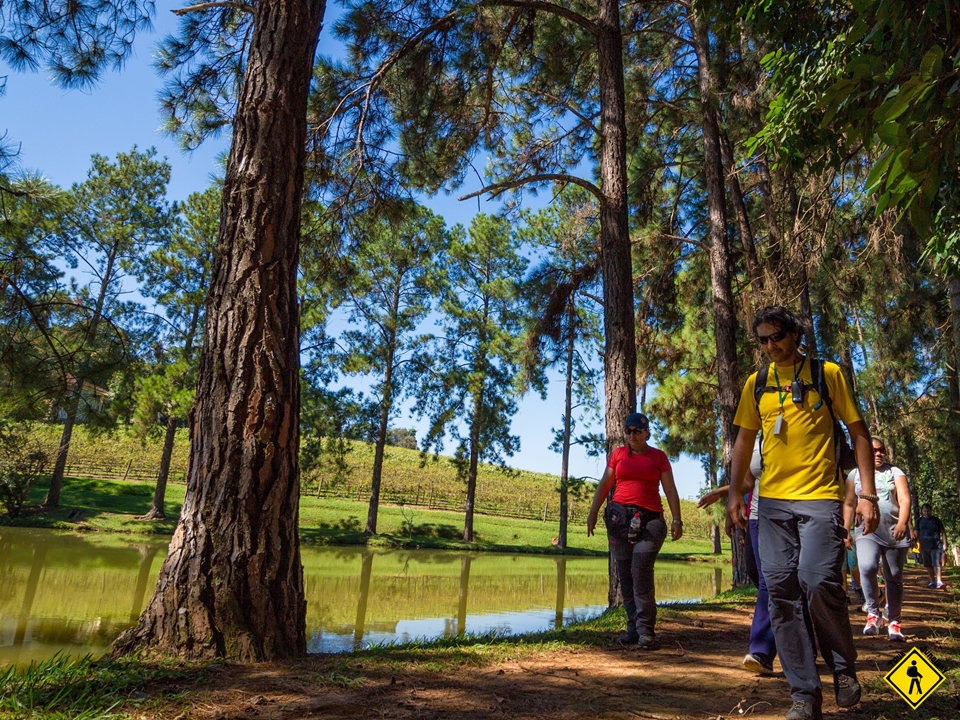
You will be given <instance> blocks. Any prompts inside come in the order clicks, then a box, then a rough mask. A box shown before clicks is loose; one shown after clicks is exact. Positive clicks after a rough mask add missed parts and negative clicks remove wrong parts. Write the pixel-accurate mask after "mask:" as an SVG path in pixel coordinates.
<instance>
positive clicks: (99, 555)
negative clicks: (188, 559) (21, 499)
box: [0, 528, 730, 665]
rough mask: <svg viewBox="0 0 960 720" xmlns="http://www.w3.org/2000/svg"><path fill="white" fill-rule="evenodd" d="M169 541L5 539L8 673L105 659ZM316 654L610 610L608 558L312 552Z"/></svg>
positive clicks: (677, 589)
mask: <svg viewBox="0 0 960 720" xmlns="http://www.w3.org/2000/svg"><path fill="white" fill-rule="evenodd" d="M167 543H168V540H167V539H157V540H153V539H144V538H136V539H132V538H126V537H118V536H107V535H102V536H101V535H82V536H78V535H66V534H62V533H56V532H53V531H49V530H31V529H19V528H0V665H6V664H10V663H17V664H21V663H28V662H30V661H31V660H42V659H44V658H47V657H49V656H51V655H52V654H54V653H55V652H57V651H58V650H62V651H65V652H68V653H71V654H74V655H81V654H85V653H93V654H94V655H96V654H98V653H101V652H103V651H104V650H105V649H106V648H107V647H108V646H109V644H110V643H111V642H112V641H113V639H114V638H115V637H116V636H117V635H118V634H119V633H120V632H122V631H123V630H124V629H126V628H128V627H130V625H131V624H133V623H134V622H136V620H137V618H138V616H139V615H140V612H141V610H142V609H143V607H144V605H145V604H146V601H147V600H148V598H149V596H150V593H151V592H152V591H153V587H154V584H155V583H156V580H157V574H158V573H159V571H160V565H161V563H162V562H163V558H164V555H165V553H166V550H167ZM302 555H303V566H304V578H305V582H306V595H307V636H308V648H309V650H310V652H338V651H343V650H350V649H353V648H356V647H363V646H364V645H368V644H371V643H377V642H389V641H394V640H411V639H414V638H435V637H441V636H444V635H456V634H457V633H463V632H468V633H485V632H489V631H498V632H503V633H521V632H529V631H534V630H543V629H547V628H551V627H556V626H559V625H561V624H563V623H567V622H570V621H571V620H572V619H574V618H582V617H586V616H590V615H594V614H596V613H598V612H600V611H602V610H603V608H604V607H605V606H606V597H607V561H606V559H604V558H557V557H542V556H534V555H507V554H491V553H483V554H471V555H465V554H462V553H457V552H452V551H444V552H439V551H428V550H394V551H369V550H366V549H364V548H315V547H309V546H304V547H303V549H302ZM729 580H730V578H729V571H728V569H727V568H722V569H721V568H719V567H714V566H712V565H707V564H703V563H672V562H666V561H661V562H658V563H657V598H658V600H659V601H661V602H671V601H674V602H675V601H683V600H694V599H698V598H702V597H709V596H712V595H714V594H716V593H717V592H719V591H720V590H721V589H723V588H725V587H727V586H728V584H729Z"/></svg>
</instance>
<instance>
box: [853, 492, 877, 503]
mask: <svg viewBox="0 0 960 720" xmlns="http://www.w3.org/2000/svg"><path fill="white" fill-rule="evenodd" d="M857 497H858V498H860V499H861V500H869V501H870V502H880V498H879V497H877V496H876V495H871V494H870V493H859V494H858V495H857Z"/></svg>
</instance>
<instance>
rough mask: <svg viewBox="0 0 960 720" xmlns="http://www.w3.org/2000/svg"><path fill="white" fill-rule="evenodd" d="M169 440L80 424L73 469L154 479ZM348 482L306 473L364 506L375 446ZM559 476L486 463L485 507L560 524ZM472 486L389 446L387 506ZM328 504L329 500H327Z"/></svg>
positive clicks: (688, 507)
mask: <svg viewBox="0 0 960 720" xmlns="http://www.w3.org/2000/svg"><path fill="white" fill-rule="evenodd" d="M60 430H61V427H60V426H59V425H36V426H34V433H35V435H36V437H37V438H38V439H40V440H41V441H42V442H43V444H44V445H45V446H47V447H48V448H49V449H50V451H51V453H52V452H53V451H54V450H55V448H56V447H57V443H58V442H59V439H60ZM161 447H162V441H161V438H160V437H159V436H158V437H156V438H153V439H149V440H146V441H141V440H140V439H139V438H137V437H135V436H134V435H133V434H132V433H131V432H129V431H128V430H124V429H121V430H118V431H116V432H114V433H111V434H100V435H94V434H91V433H90V432H89V430H88V428H86V427H84V426H78V427H77V428H76V429H75V430H74V434H73V440H72V442H71V445H70V459H69V462H68V467H67V474H68V475H72V476H76V477H85V478H112V479H119V478H124V477H126V479H127V480H128V481H131V480H139V481H142V482H148V483H149V482H152V481H153V480H154V479H155V478H156V474H157V469H158V468H159V465H160V452H161ZM188 449H189V447H188V439H187V432H186V430H185V429H184V430H180V431H179V432H178V434H177V441H176V444H175V446H174V454H173V459H172V462H171V482H172V483H174V484H176V483H181V484H182V483H183V482H184V478H185V474H186V467H187V455H188ZM346 462H347V466H348V470H347V472H346V473H345V475H346V477H345V479H342V480H339V481H337V480H336V479H335V476H334V473H333V472H332V471H330V470H324V469H321V470H320V471H319V472H313V473H305V474H304V477H303V479H302V481H303V487H302V494H303V495H304V496H312V497H317V498H318V499H321V500H323V499H325V498H326V499H330V500H332V499H340V500H348V499H349V500H353V501H356V502H360V503H362V502H363V501H364V500H366V499H367V498H368V497H369V493H370V474H371V472H372V468H373V445H371V444H368V443H363V442H353V443H351V444H350V448H349V451H348V453H347V456H346ZM557 482H558V477H557V476H556V475H549V474H546V473H534V472H529V471H526V470H517V471H512V472H507V471H504V470H501V469H500V468H498V467H496V466H494V465H486V464H482V465H481V466H480V470H479V477H478V484H477V505H476V508H477V512H478V513H481V514H487V515H497V516H505V517H517V518H527V519H538V520H541V521H543V520H544V519H545V520H546V521H547V522H550V521H553V522H555V521H556V520H557V518H558V513H559V494H558V493H557ZM587 490H588V494H589V497H582V498H574V499H572V500H571V513H572V515H571V522H572V524H575V525H583V524H584V523H585V522H586V513H587V511H588V510H589V504H590V500H591V499H592V492H593V489H592V487H591V486H588V488H587ZM464 499H465V484H464V482H463V481H462V480H460V479H459V478H458V477H457V471H456V467H455V465H454V463H453V461H452V460H451V459H450V458H447V457H439V458H436V459H434V458H433V456H427V457H423V456H421V454H420V453H419V452H418V451H416V450H408V449H405V448H397V447H388V448H387V452H386V458H385V461H384V471H383V484H382V488H381V502H382V503H383V504H384V505H385V506H388V505H404V506H414V507H417V508H424V509H430V510H450V511H453V512H454V513H456V512H459V511H461V510H462V508H463V503H464ZM321 504H322V503H321ZM681 505H682V507H683V519H684V525H685V531H686V533H687V535H688V536H691V537H700V538H706V537H708V536H709V529H710V524H711V522H710V519H709V516H708V515H707V514H706V513H702V512H700V511H698V510H697V509H696V507H695V504H694V503H693V502H690V501H687V500H681Z"/></svg>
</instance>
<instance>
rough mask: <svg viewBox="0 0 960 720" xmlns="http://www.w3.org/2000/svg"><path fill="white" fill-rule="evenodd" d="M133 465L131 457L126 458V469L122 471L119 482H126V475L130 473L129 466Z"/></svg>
mask: <svg viewBox="0 0 960 720" xmlns="http://www.w3.org/2000/svg"><path fill="white" fill-rule="evenodd" d="M131 465H133V458H130V459H129V460H127V469H126V470H124V471H123V480H121V482H126V480H127V475H128V474H129V473H130V466H131Z"/></svg>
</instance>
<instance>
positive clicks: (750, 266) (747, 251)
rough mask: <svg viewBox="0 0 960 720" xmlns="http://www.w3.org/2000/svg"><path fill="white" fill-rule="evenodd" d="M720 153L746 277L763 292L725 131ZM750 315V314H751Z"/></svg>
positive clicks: (755, 253)
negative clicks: (744, 263) (745, 267)
mask: <svg viewBox="0 0 960 720" xmlns="http://www.w3.org/2000/svg"><path fill="white" fill-rule="evenodd" d="M719 139H720V153H721V156H722V159H723V170H724V175H725V176H726V178H727V188H728V189H729V190H730V200H731V204H732V205H733V212H734V216H735V217H736V220H737V232H738V233H739V234H740V244H741V245H742V246H743V259H744V261H745V262H746V266H747V276H748V277H749V278H750V282H751V284H753V285H756V286H757V289H758V290H761V291H762V290H763V274H762V273H761V272H760V260H759V258H758V257H757V246H756V244H755V243H754V239H753V230H752V229H751V227H750V217H749V216H748V214H747V206H746V203H745V202H744V200H743V189H742V188H741V187H740V178H739V177H737V167H736V164H735V161H734V157H733V147H732V146H731V145H730V138H729V137H728V136H727V133H726V131H723V132H721V133H720V138H719ZM751 314H752V313H751Z"/></svg>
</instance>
